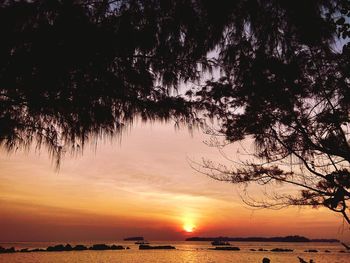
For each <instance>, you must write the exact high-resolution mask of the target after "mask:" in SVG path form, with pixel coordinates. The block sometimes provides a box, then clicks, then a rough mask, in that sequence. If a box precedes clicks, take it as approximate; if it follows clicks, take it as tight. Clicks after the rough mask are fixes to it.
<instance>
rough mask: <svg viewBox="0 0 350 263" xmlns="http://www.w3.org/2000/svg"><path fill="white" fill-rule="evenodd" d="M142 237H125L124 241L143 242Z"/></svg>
mask: <svg viewBox="0 0 350 263" xmlns="http://www.w3.org/2000/svg"><path fill="white" fill-rule="evenodd" d="M143 240H144V239H143V237H126V238H124V241H143Z"/></svg>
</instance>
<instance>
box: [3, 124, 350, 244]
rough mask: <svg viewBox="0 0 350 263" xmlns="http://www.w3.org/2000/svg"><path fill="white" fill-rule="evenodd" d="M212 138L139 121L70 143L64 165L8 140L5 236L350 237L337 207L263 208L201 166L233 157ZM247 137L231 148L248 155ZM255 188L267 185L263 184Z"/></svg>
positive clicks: (232, 152) (10, 238)
mask: <svg viewBox="0 0 350 263" xmlns="http://www.w3.org/2000/svg"><path fill="white" fill-rule="evenodd" d="M208 139H209V138H208V137H206V136H205V135H203V133H202V132H201V131H194V132H193V133H192V134H191V133H190V132H188V130H187V129H180V130H176V129H175V128H174V126H173V124H172V123H168V124H160V123H154V124H143V123H137V124H135V127H133V128H132V129H130V130H129V131H127V132H125V133H124V134H123V135H122V137H121V139H117V138H116V139H113V140H105V141H99V142H98V143H97V147H96V145H95V144H93V145H90V146H87V147H86V148H85V150H84V153H83V154H82V155H80V154H79V155H70V154H68V153H67V154H66V155H65V156H64V157H63V159H62V162H61V166H60V168H59V170H57V169H55V165H54V163H53V162H52V160H51V159H50V158H49V157H48V155H47V153H46V149H45V148H42V149H41V150H39V151H38V150H35V149H31V150H30V151H29V152H22V151H18V152H16V153H14V154H8V153H6V152H5V151H3V150H2V151H1V152H0V233H1V235H0V242H9V241H11V242H13V241H63V242H64V241H93V240H120V239H123V238H125V237H128V236H140V235H141V236H144V237H145V238H146V239H148V240H184V239H185V238H186V237H190V236H220V235H221V236H243V237H244V236H284V235H295V234H298V235H303V236H307V237H310V238H338V239H341V240H344V241H349V240H350V234H349V231H348V227H347V226H346V225H345V224H344V222H343V220H342V218H341V217H340V216H339V215H336V214H335V213H333V212H331V211H329V210H327V209H311V208H303V209H300V208H288V209H282V210H269V209H260V210H253V209H252V208H251V207H248V206H246V205H244V203H243V202H242V200H241V199H240V194H241V193H242V189H241V188H240V187H238V186H235V185H232V184H229V183H223V182H218V181H215V180H213V179H211V178H209V177H207V176H205V175H203V174H200V173H198V172H196V171H195V170H194V169H193V168H191V166H190V162H191V160H192V161H201V159H202V158H210V159H212V160H214V161H218V162H225V161H226V162H227V160H224V159H223V158H222V156H221V155H220V154H219V152H218V150H217V149H215V148H210V147H208V146H207V145H206V144H205V143H204V142H205V141H207V140H208ZM242 143H243V144H245V145H244V146H245V147H247V148H248V149H250V148H251V147H252V146H251V143H250V142H249V141H244V142H242ZM237 147H238V146H235V145H233V146H231V147H228V148H227V149H226V150H225V151H226V154H227V155H228V156H230V157H231V158H233V159H238V158H240V157H239V153H238V152H237V149H238V148H237ZM286 189H287V190H288V188H285V187H284V188H281V189H278V188H277V189H276V191H282V190H286ZM249 191H250V193H252V194H256V195H258V196H259V195H260V190H259V188H257V187H255V186H253V187H250V189H249Z"/></svg>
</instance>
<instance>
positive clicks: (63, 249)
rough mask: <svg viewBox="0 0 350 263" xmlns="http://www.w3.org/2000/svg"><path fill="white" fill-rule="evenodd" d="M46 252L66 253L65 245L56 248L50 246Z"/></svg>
mask: <svg viewBox="0 0 350 263" xmlns="http://www.w3.org/2000/svg"><path fill="white" fill-rule="evenodd" d="M46 251H49V252H53V251H55V252H56V251H66V248H65V246H63V245H61V244H60V245H56V246H49V247H47V249H46Z"/></svg>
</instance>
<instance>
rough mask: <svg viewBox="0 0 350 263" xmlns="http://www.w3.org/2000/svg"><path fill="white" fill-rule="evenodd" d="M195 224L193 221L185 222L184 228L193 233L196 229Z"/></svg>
mask: <svg viewBox="0 0 350 263" xmlns="http://www.w3.org/2000/svg"><path fill="white" fill-rule="evenodd" d="M195 227H196V226H195V225H194V224H192V223H185V224H184V225H183V230H184V231H185V232H188V233H192V232H193V231H194V230H195Z"/></svg>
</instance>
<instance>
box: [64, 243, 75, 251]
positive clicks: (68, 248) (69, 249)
mask: <svg viewBox="0 0 350 263" xmlns="http://www.w3.org/2000/svg"><path fill="white" fill-rule="evenodd" d="M64 249H65V251H72V250H73V248H72V246H71V245H70V244H67V245H66V246H65V247H64Z"/></svg>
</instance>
